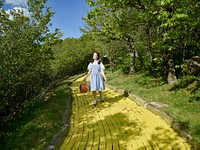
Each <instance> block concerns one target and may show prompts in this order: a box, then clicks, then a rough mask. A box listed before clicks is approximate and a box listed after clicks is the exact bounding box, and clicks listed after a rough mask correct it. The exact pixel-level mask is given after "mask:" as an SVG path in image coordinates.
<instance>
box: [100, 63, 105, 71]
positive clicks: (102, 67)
mask: <svg viewBox="0 0 200 150" xmlns="http://www.w3.org/2000/svg"><path fill="white" fill-rule="evenodd" d="M100 66H101V70H105V67H104V65H103V63H102V62H101V63H100Z"/></svg>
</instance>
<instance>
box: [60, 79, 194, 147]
mask: <svg viewBox="0 0 200 150" xmlns="http://www.w3.org/2000/svg"><path fill="white" fill-rule="evenodd" d="M82 79H83V78H80V79H78V80H77V81H76V82H74V83H73V84H72V86H71V88H72V92H73V97H74V99H73V104H72V116H71V124H70V130H69V133H68V135H67V136H66V138H65V140H64V142H63V144H62V146H61V148H60V149H61V150H71V149H72V150H76V149H80V150H81V149H92V150H93V149H94V150H98V149H100V150H112V149H113V150H143V149H146V150H153V149H155V150H157V149H162V150H172V149H173V150H189V149H190V145H189V144H188V143H187V142H186V141H185V140H184V139H182V138H181V137H180V136H178V135H177V133H176V132H174V130H173V129H172V128H170V126H169V125H168V124H167V123H166V122H165V121H164V120H163V119H162V118H161V117H159V116H157V115H154V114H153V113H152V112H150V111H148V110H147V109H145V108H143V107H142V106H138V105H137V104H136V103H135V102H134V101H132V100H131V99H129V98H126V97H124V96H123V95H120V94H118V93H116V92H114V91H113V90H111V89H108V88H106V90H105V92H104V99H105V103H104V104H101V103H100V102H98V103H97V106H96V107H93V106H92V104H93V97H92V93H91V92H89V93H86V94H85V93H83V94H82V93H80V92H79V85H80V83H81V81H82Z"/></svg>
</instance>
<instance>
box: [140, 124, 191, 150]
mask: <svg viewBox="0 0 200 150" xmlns="http://www.w3.org/2000/svg"><path fill="white" fill-rule="evenodd" d="M155 129H156V131H157V132H155V133H153V134H151V136H150V137H151V139H148V143H146V144H144V145H143V146H141V147H139V148H138V149H144V148H146V149H148V147H151V148H152V149H153V148H154V144H155V143H156V147H159V149H167V150H170V149H171V150H172V149H175V150H182V149H188V148H186V147H185V146H184V145H183V143H181V142H180V140H179V139H178V135H174V134H175V133H174V132H173V130H169V129H165V128H163V127H156V128H155ZM152 143H154V144H152Z"/></svg>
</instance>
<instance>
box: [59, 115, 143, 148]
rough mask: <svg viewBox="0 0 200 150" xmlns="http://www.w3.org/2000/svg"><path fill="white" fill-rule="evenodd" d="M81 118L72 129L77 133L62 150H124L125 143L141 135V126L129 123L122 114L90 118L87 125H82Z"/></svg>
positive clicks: (133, 122)
mask: <svg viewBox="0 0 200 150" xmlns="http://www.w3.org/2000/svg"><path fill="white" fill-rule="evenodd" d="M88 113H90V112H88ZM93 113H94V112H93ZM83 118H84V117H83ZM83 118H81V120H80V122H78V123H77V125H76V126H75V128H74V129H72V130H75V131H78V132H77V133H74V134H73V136H71V139H70V140H69V141H68V143H65V145H64V146H63V147H65V148H64V149H66V150H67V149H73V148H75V147H76V148H80V149H85V148H89V147H95V145H96V147H97V149H102V147H106V148H107V149H120V148H119V147H123V148H124V149H126V142H128V141H130V140H133V139H135V138H137V137H138V136H140V135H141V134H142V131H141V130H140V128H139V126H142V124H138V123H137V122H135V121H129V119H128V117H127V116H126V115H125V114H123V113H116V114H114V115H108V116H104V117H100V118H101V119H100V118H96V119H95V118H92V119H94V120H92V119H91V118H90V119H91V121H90V122H87V124H84V121H85V120H84V119H83ZM78 137H79V139H78ZM80 137H81V138H80ZM85 139H86V140H85ZM84 141H85V142H86V143H85V144H84V146H83V144H82V143H83V142H84Z"/></svg>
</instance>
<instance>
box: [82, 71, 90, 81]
mask: <svg viewBox="0 0 200 150" xmlns="http://www.w3.org/2000/svg"><path fill="white" fill-rule="evenodd" d="M90 73H91V71H88V72H87V74H86V76H85V78H84V79H83V81H86V80H87V78H88V76H89V75H90Z"/></svg>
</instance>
